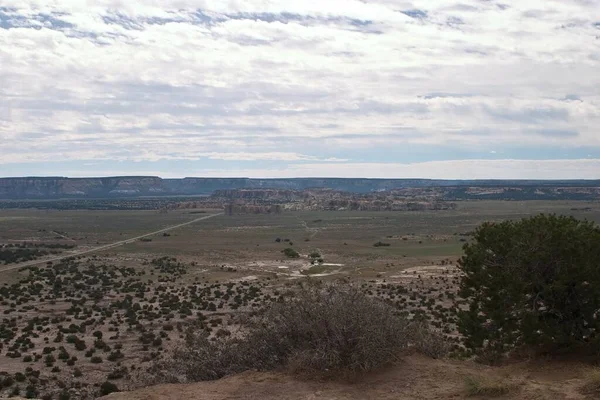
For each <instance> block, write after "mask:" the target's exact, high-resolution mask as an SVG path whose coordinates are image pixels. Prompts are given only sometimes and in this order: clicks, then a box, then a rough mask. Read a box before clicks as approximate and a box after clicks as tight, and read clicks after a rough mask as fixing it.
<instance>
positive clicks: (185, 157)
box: [0, 0, 600, 179]
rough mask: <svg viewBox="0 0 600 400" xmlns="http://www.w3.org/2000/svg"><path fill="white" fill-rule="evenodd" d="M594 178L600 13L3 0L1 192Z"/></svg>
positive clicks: (543, 6)
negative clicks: (28, 185) (42, 180)
mask: <svg viewBox="0 0 600 400" xmlns="http://www.w3.org/2000/svg"><path fill="white" fill-rule="evenodd" d="M106 175H157V176H162V177H186V176H215V177H216V176H244V177H308V176H328V177H367V178H374V177H381V178H441V179H477V178H499V179H519V178H523V179H531V178H539V179H570V178H578V179H600V0H426V1H425V0H422V1H403V0H364V1H360V0H317V1H313V0H301V1H300V0H214V1H213V0H204V1H203V0H45V1H43V0H0V176H73V177H74V176H106Z"/></svg>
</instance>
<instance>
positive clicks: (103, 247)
mask: <svg viewBox="0 0 600 400" xmlns="http://www.w3.org/2000/svg"><path fill="white" fill-rule="evenodd" d="M219 215H223V213H218V214H211V215H205V216H203V217H200V218H196V219H193V220H191V221H188V222H184V223H182V224H178V225H173V226H169V227H167V228H163V229H159V230H157V231H154V232H150V233H145V234H143V235H140V236H136V237H133V238H129V239H125V240H120V241H118V242H114V243H110V244H104V245H102V246H98V247H94V248H92V249H88V250H84V251H80V252H77V253H70V254H68V255H62V256H59V257H53V258H46V259H40V260H33V261H27V262H24V263H18V264H15V265H10V266H7V267H3V268H0V272H4V271H10V270H13V269H18V268H23V267H31V266H32V265H38V264H45V263H47V262H48V261H52V262H54V261H60V260H64V259H65V258H69V257H77V256H82V255H84V254H90V253H95V252H97V251H102V250H107V249H111V248H113V247H118V246H122V245H124V244H128V243H133V242H135V241H136V240H139V239H142V238H145V237H148V236H153V235H156V234H159V233H163V232H167V231H170V230H173V229H177V228H181V227H182V226H186V225H191V224H193V223H195V222H198V221H202V220H205V219H209V218H212V217H216V216H219Z"/></svg>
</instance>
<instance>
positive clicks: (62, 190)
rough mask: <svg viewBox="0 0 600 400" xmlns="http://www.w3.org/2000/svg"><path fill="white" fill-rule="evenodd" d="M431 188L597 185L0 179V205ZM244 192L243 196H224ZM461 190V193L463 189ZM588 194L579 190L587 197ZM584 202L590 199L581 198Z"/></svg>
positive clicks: (582, 184)
mask: <svg viewBox="0 0 600 400" xmlns="http://www.w3.org/2000/svg"><path fill="white" fill-rule="evenodd" d="M430 187H445V188H450V187H454V188H456V187H458V188H460V187H462V188H465V187H528V188H537V187H541V188H549V187H563V188H571V191H572V189H573V188H592V187H595V188H598V187H600V181H455V180H454V181H452V180H429V179H363V178H356V179H354V178H349V179H342V178H297V179H250V178H183V179H162V178H159V177H155V176H116V177H106V178H63V177H47V178H46V177H44V178H40V177H24V178H0V199H57V198H110V197H139V196H166V195H181V196H190V195H209V194H212V193H214V192H216V191H221V192H220V193H221V194H222V195H224V196H225V197H229V196H232V194H233V193H237V195H240V194H239V193H245V194H244V195H245V196H248V197H256V196H259V192H258V191H255V192H253V191H252V190H257V189H258V190H260V189H276V190H278V191H279V192H278V194H279V195H281V196H283V197H286V196H288V197H290V196H291V197H294V194H293V192H292V191H299V190H300V191H302V190H306V189H317V188H327V189H332V190H336V191H342V192H350V193H371V192H379V191H386V190H393V189H400V188H430ZM239 189H245V190H246V192H227V191H235V190H239ZM463 190H464V189H463ZM587 191H589V190H587V189H586V190H584V192H587ZM584 194H585V196H584V197H583V198H588V197H589V193H584Z"/></svg>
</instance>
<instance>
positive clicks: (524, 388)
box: [104, 356, 598, 400]
mask: <svg viewBox="0 0 600 400" xmlns="http://www.w3.org/2000/svg"><path fill="white" fill-rule="evenodd" d="M590 371H591V367H589V366H585V365H583V364H579V363H556V362H549V363H535V364H532V363H521V364H514V365H510V366H505V367H498V368H492V367H486V366H482V365H478V364H475V363H472V362H463V361H439V360H431V359H428V358H425V357H421V356H410V357H407V358H406V359H405V360H404V362H403V363H402V364H400V365H398V366H396V367H394V368H391V369H389V370H387V371H384V372H379V373H377V374H372V375H369V376H366V377H365V378H364V379H362V380H361V381H360V382H356V383H340V382H314V381H305V380H301V379H296V378H294V377H292V376H289V375H286V374H283V373H260V372H246V373H243V374H239V375H235V376H231V377H227V378H223V379H221V380H219V381H212V382H200V383H194V384H185V385H183V384H182V385H160V386H153V387H148V388H145V389H140V390H137V391H133V392H122V393H113V394H111V395H109V396H106V397H104V399H107V400H179V399H197V400H225V399H256V400H275V399H277V400H292V399H293V400H296V399H303V400H317V399H319V400H320V399H322V400H342V399H356V400H359V399H360V400H363V399H383V400H386V399H394V400H402V399H462V398H468V395H467V390H466V386H465V379H466V378H468V377H477V379H478V380H480V379H482V378H483V379H486V378H487V379H492V380H494V381H501V382H502V385H503V386H505V387H507V388H509V391H508V393H507V394H505V395H503V396H501V398H504V399H532V400H533V399H536V400H538V399H539V400H543V399H551V400H558V399H592V398H598V397H592V396H587V397H586V396H584V395H582V394H581V393H580V392H579V388H580V387H581V386H582V384H583V382H584V380H583V378H584V377H585V376H586V375H588V374H589V373H590ZM471 398H472V397H471ZM479 398H489V396H485V395H483V396H479Z"/></svg>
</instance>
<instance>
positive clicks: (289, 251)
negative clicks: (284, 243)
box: [281, 247, 300, 258]
mask: <svg viewBox="0 0 600 400" xmlns="http://www.w3.org/2000/svg"><path fill="white" fill-rule="evenodd" d="M281 252H282V253H283V254H285V256H286V257H288V258H300V254H299V253H298V252H297V251H296V250H294V249H292V248H291V247H288V248H285V249H283V250H281Z"/></svg>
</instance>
